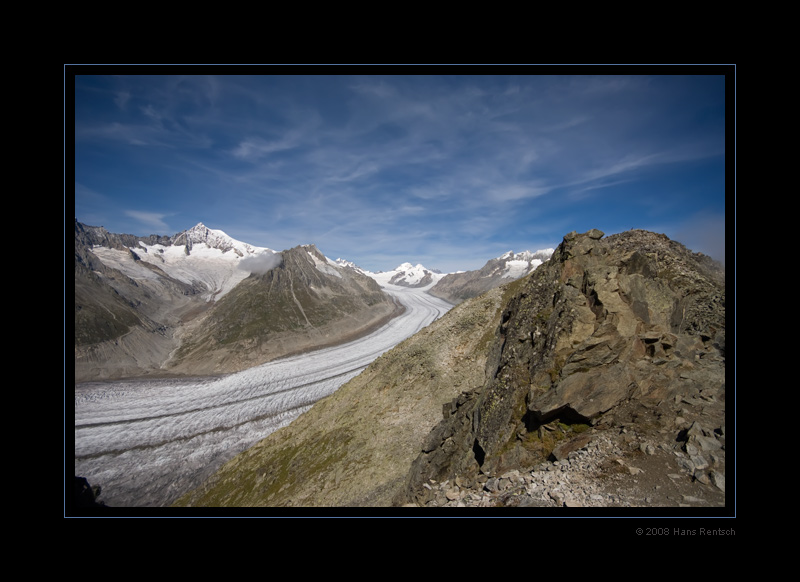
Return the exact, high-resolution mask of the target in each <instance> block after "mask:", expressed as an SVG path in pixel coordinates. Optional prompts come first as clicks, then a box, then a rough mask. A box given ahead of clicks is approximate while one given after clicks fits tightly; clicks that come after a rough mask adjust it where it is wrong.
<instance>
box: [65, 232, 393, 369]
mask: <svg viewBox="0 0 800 582" xmlns="http://www.w3.org/2000/svg"><path fill="white" fill-rule="evenodd" d="M287 260H289V265H288V266H287ZM275 269H278V270H279V273H280V275H281V276H280V277H279V278H277V279H276V278H274V277H267V278H266V279H265V276H266V275H268V274H269V273H270V272H272V271H275ZM243 284H244V285H245V287H241V286H242V285H243ZM245 288H246V289H247V290H248V291H249V295H248V294H247V293H245V292H244V291H243V289H245ZM234 290H238V291H237V292H236V294H235V295H236V297H237V298H238V300H239V301H242V302H243V304H247V305H249V309H250V311H249V312H247V313H244V312H243V311H242V310H241V309H237V308H234V307H231V304H232V300H230V299H227V300H226V297H227V296H228V295H229V294H230V293H232V292H233V291H234ZM401 311H402V308H401V306H399V305H398V304H397V303H396V302H395V301H394V300H393V299H392V298H391V297H390V296H389V295H387V294H385V293H383V291H382V290H381V289H380V287H379V285H378V284H377V283H376V282H375V281H374V280H373V279H371V278H369V277H367V276H366V275H365V274H363V273H362V272H359V271H357V270H353V269H349V268H344V267H342V266H340V265H337V264H336V262H334V261H330V260H329V259H327V258H326V257H325V256H324V255H323V254H322V253H321V252H320V251H319V250H318V249H317V248H316V247H315V246H314V245H305V246H299V247H295V248H294V249H289V250H286V251H283V252H281V253H278V252H276V251H273V250H272V249H269V248H266V247H256V246H253V245H249V244H247V243H242V242H240V241H237V240H235V239H233V238H231V237H229V236H228V235H226V234H225V233H224V232H222V231H219V230H214V229H209V228H208V227H206V226H205V225H204V224H203V223H198V224H197V225H195V226H194V227H192V228H191V229H187V230H185V231H181V232H180V233H177V234H176V235H174V236H171V237H170V236H158V235H150V236H147V237H137V236H134V235H119V234H114V233H110V232H108V231H107V230H106V229H105V228H103V227H92V226H88V225H84V224H82V223H80V222H78V220H77V219H75V328H76V333H75V363H76V370H75V372H76V382H79V381H87V380H92V379H113V378H124V377H134V376H143V375H159V376H173V375H186V374H189V375H196V374H213V375H215V374H221V373H228V372H232V371H238V370H240V369H241V367H242V366H250V365H257V364H259V363H263V362H264V361H268V360H269V359H272V358H276V357H281V356H283V355H288V354H292V353H298V352H302V351H305V350H308V349H313V348H315V347H322V346H328V345H333V344H335V343H337V342H340V341H346V340H348V339H352V338H354V337H357V336H358V335H359V334H364V333H368V332H369V331H371V330H373V329H375V327H376V326H378V325H382V324H383V323H385V322H386V321H388V320H389V319H391V318H392V317H394V316H395V315H397V314H399V313H400V312H401ZM223 313H228V314H229V317H235V318H236V319H228V320H226V319H225V318H224V317H221V314H223ZM265 318H266V319H265ZM267 320H268V322H271V324H270V325H263V331H259V330H258V329H257V327H256V326H255V325H254V323H253V322H254V321H261V322H262V323H267ZM276 322H281V323H280V326H278V325H277V323H276ZM248 326H250V327H249V328H248V331H244V329H245V328H247V327H248ZM278 327H280V329H278ZM267 336H270V337H271V340H268V337H267ZM203 343H205V344H206V345H201V344H203ZM251 344H252V345H251ZM254 346H255V347H254ZM237 351H238V353H237ZM243 354H244V355H243Z"/></svg>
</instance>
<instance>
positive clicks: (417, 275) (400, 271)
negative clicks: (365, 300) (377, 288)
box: [367, 263, 444, 287]
mask: <svg viewBox="0 0 800 582" xmlns="http://www.w3.org/2000/svg"><path fill="white" fill-rule="evenodd" d="M367 274H368V275H369V276H370V277H372V278H373V279H375V280H376V281H377V282H378V283H380V284H382V285H383V284H386V283H388V284H390V285H400V286H401V287H425V286H426V285H433V284H434V283H437V282H438V281H439V279H441V278H442V277H444V275H443V274H442V273H436V272H435V271H431V270H430V269H427V268H425V266H424V265H421V264H419V263H417V264H416V265H412V264H411V263H402V264H400V265H398V266H397V267H396V268H395V269H393V270H391V271H387V272H384V273H367Z"/></svg>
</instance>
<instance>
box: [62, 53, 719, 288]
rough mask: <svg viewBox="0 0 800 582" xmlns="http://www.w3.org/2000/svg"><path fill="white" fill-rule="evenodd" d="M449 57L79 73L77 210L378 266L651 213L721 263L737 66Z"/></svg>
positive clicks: (111, 223)
mask: <svg viewBox="0 0 800 582" xmlns="http://www.w3.org/2000/svg"><path fill="white" fill-rule="evenodd" d="M338 70H339V69H333V71H338ZM368 70H369V72H372V69H364V72H365V73H366V72H367V71H368ZM381 70H382V71H387V72H388V73H391V72H392V69H391V67H384V68H383V69H381ZM437 70H438V69H436V68H432V69H430V70H429V71H430V74H424V75H406V74H403V75H399V74H384V75H375V74H362V75H326V76H317V75H311V74H302V75H301V74H296V73H297V70H296V69H294V68H293V69H292V70H291V72H292V73H295V74H292V75H275V74H245V75H233V74H218V75H205V74H200V73H203V72H204V71H203V70H202V68H191V67H185V68H184V71H185V72H188V73H193V72H196V73H197V74H188V75H182V76H179V75H172V74H160V75H126V74H125V73H126V72H138V69H130V70H128V69H126V68H125V67H116V68H115V69H114V71H113V72H114V74H113V75H111V74H109V75H83V74H78V75H77V76H75V77H74V79H75V80H74V89H75V99H74V106H75V116H74V121H75V127H74V131H75V133H74V137H75V152H74V153H75V172H74V188H75V190H74V195H75V197H74V201H75V218H77V219H78V220H79V221H80V222H83V223H85V224H89V225H92V226H104V227H105V228H107V229H108V230H109V231H111V232H117V233H129V234H136V235H148V234H164V235H173V234H175V233H177V232H180V231H182V230H185V229H188V228H191V227H192V226H194V225H195V224H197V223H198V222H203V223H204V224H205V225H206V226H208V227H209V228H214V229H220V230H223V231H225V232H226V233H227V234H229V235H230V236H232V237H233V238H235V239H238V240H241V241H244V242H248V243H251V244H254V245H259V246H266V247H270V248H272V249H275V250H279V251H280V250H284V249H288V248H291V247H294V246H296V245H299V244H308V243H314V244H316V245H317V246H318V247H319V248H320V250H321V251H322V252H323V253H325V254H326V255H327V256H328V257H331V258H334V259H335V258H339V257H341V258H345V259H347V260H350V261H353V262H355V263H357V264H358V265H360V266H361V267H363V268H366V269H370V270H373V271H378V270H389V269H392V268H394V267H396V266H397V265H398V264H400V263H402V262H406V261H408V262H411V263H422V264H424V265H425V266H427V267H430V268H438V269H441V270H442V271H444V272H451V271H455V270H466V269H477V268H480V267H481V266H483V264H484V263H485V262H486V261H487V260H488V259H490V258H493V257H496V256H499V255H501V254H503V253H504V252H506V251H509V250H513V251H516V252H519V251H522V250H531V251H534V250H537V249H541V248H548V247H555V246H557V245H558V244H559V242H560V241H561V239H562V237H563V236H564V235H565V234H566V233H568V232H570V231H578V232H584V231H587V230H589V229H591V228H599V229H600V230H602V231H604V232H605V233H606V234H612V233H616V232H622V231H624V230H628V229H630V228H644V229H647V230H652V231H655V232H660V233H664V234H666V235H667V236H669V237H670V238H673V239H675V240H678V241H680V242H682V243H684V244H685V245H686V246H688V247H689V248H691V249H692V250H694V251H701V252H705V253H707V254H710V255H712V256H714V257H715V258H717V259H719V260H724V258H725V256H724V236H725V200H726V196H725V187H726V177H727V178H728V179H730V177H731V174H730V172H729V174H728V176H726V171H725V161H726V125H725V115H726V110H725V107H726V101H725V91H726V85H725V84H726V82H728V83H730V82H731V80H730V79H729V78H727V79H726V77H724V76H720V75H704V74H687V75H680V76H673V75H666V74H660V72H659V69H658V68H655V69H654V70H653V71H652V72H653V73H654V74H650V75H642V74H639V73H640V71H639V70H638V69H636V70H632V72H635V73H637V74H631V75H608V74H602V73H603V72H604V71H603V70H602V69H600V70H598V71H597V72H598V74H591V73H592V72H593V71H592V70H591V69H590V71H589V73H590V74H587V73H586V71H585V69H580V74H566V75H561V74H560V75H542V74H540V73H541V71H542V69H540V68H531V69H525V68H515V69H514V70H513V72H529V71H530V72H531V73H536V74H520V75H513V76H508V75H496V74H491V75H490V74H482V75H458V76H453V75H441V74H433V73H435V72H437ZM451 70H452V69H448V72H449V71H451ZM464 70H465V71H466V70H469V71H470V72H472V71H473V69H464ZM222 71H223V72H226V71H225V69H224V68H223V69H222ZM239 71H240V69H238V68H235V69H231V71H230V72H231V73H233V72H237V73H238V72H239ZM257 71H259V72H261V71H263V72H267V73H274V72H282V69H280V68H273V67H271V68H268V69H258V70H257ZM315 71H316V69H315ZM351 71H355V72H356V73H358V72H359V68H358V67H351V68H348V72H351ZM481 71H486V72H487V73H488V72H494V70H493V69H492V68H491V67H488V68H485V69H481ZM498 71H503V72H505V71H506V69H498ZM545 71H547V69H545ZM670 71H671V69H670ZM704 71H705V69H702V70H700V71H699V72H704ZM156 72H160V71H159V70H158V69H156ZM163 72H164V73H168V72H169V73H172V72H173V69H171V68H170V69H164V71H163ZM215 72H219V69H217V70H215ZM423 72H428V70H426V69H423ZM558 72H563V69H562V68H559V70H558ZM566 72H567V73H569V72H570V70H569V68H567V69H566ZM622 72H625V70H624V68H623V70H622ZM695 72H697V71H694V70H692V69H691V68H689V70H688V71H687V73H695ZM66 74H67V75H69V74H70V73H69V72H67V73H66ZM68 81H69V79H68ZM66 86H67V91H70V90H71V87H70V84H69V82H67V83H66ZM728 89H729V90H730V89H731V88H730V87H728ZM71 105H72V103H71V102H70V100H69V99H68V100H67V107H68V108H69V107H70V106H71ZM69 113H70V112H69V110H67V117H66V124H67V127H66V128H65V129H66V135H67V138H66V139H67V141H69V139H70V138H71V136H70V135H69V133H70V129H71V128H70V127H69V124H70V123H71V121H72V120H71V119H70V117H69ZM729 113H730V112H729ZM729 137H730V136H729ZM729 147H730V145H729ZM727 154H728V162H729V163H732V162H731V160H732V156H733V152H731V151H729V152H727ZM66 159H67V160H69V157H67V158H66ZM67 176H68V182H67V184H66V193H65V198H66V200H69V197H70V196H69V195H70V194H71V192H70V188H71V186H72V184H71V179H72V176H70V175H69V173H67ZM732 186H733V185H732V184H728V187H729V189H732ZM731 191H732V190H731ZM729 193H730V192H729ZM68 204H69V203H67V204H66V208H65V212H66V213H67V219H68V220H71V219H70V218H69V216H68V215H69V209H68V208H69V206H68Z"/></svg>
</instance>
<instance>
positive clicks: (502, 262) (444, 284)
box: [428, 249, 553, 304]
mask: <svg viewBox="0 0 800 582" xmlns="http://www.w3.org/2000/svg"><path fill="white" fill-rule="evenodd" d="M552 254H553V249H542V250H538V251H535V252H531V251H523V252H520V253H514V252H513V251H508V252H507V253H505V254H503V255H501V256H499V257H497V258H494V259H490V260H489V261H487V262H486V264H485V265H484V266H483V267H481V268H480V269H478V270H477V271H464V272H461V273H450V274H448V275H445V276H442V277H441V278H440V279H439V280H438V281H437V282H436V284H435V285H434V286H433V287H432V288H431V289H430V290H429V291H428V292H429V293H430V294H431V295H434V296H435V297H439V298H441V299H444V300H445V301H449V302H450V303H453V304H458V303H461V302H462V301H464V300H465V299H469V298H470V297H475V296H477V295H480V294H481V293H485V292H486V291H488V290H489V289H493V288H495V287H497V286H499V285H502V284H503V283H508V282H509V281H513V280H515V279H519V278H521V277H524V276H525V275H528V274H529V273H531V272H532V271H533V270H534V269H536V268H537V267H538V266H539V265H541V264H542V263H543V262H544V261H546V260H547V259H549V258H550V255H552Z"/></svg>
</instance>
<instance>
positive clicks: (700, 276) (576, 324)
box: [409, 230, 725, 492]
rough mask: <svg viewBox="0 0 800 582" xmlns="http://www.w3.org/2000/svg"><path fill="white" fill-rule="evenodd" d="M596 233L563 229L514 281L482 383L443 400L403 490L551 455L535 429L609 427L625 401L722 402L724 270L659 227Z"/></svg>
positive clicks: (628, 403) (521, 464) (671, 411)
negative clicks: (430, 438) (541, 259)
mask: <svg viewBox="0 0 800 582" xmlns="http://www.w3.org/2000/svg"><path fill="white" fill-rule="evenodd" d="M603 237H604V235H603V233H602V232H601V231H599V230H590V231H588V232H586V233H582V234H578V233H574V232H573V233H570V234H568V235H566V236H565V237H564V239H563V241H562V243H561V244H560V245H559V246H558V248H557V249H556V250H555V252H554V253H553V255H552V257H551V259H550V260H549V261H548V262H546V263H544V264H543V265H542V266H540V267H539V268H538V269H536V270H535V271H534V272H533V273H532V274H531V275H530V276H528V277H526V278H523V279H520V280H519V281H518V282H517V283H516V284H512V286H511V288H513V289H515V293H513V294H512V295H511V296H510V299H509V300H508V302H507V304H506V307H505V309H504V312H503V315H502V320H501V321H502V322H501V324H500V326H499V328H498V329H497V330H496V338H495V340H494V343H493V344H492V345H491V347H490V348H489V349H490V355H489V359H488V363H487V367H486V377H487V382H486V384H485V386H484V387H483V388H482V389H480V390H478V391H476V392H473V393H470V394H467V395H464V396H463V397H462V398H461V400H460V401H458V402H454V403H453V406H452V407H451V412H450V413H448V414H446V415H445V418H444V420H443V421H442V423H441V424H440V426H439V427H437V429H436V430H435V431H434V432H435V439H434V440H436V441H437V442H445V441H448V442H449V446H448V447H447V448H441V447H430V450H429V451H426V452H423V453H422V454H421V455H420V457H419V458H418V459H417V461H416V462H415V467H414V469H413V470H412V473H411V477H410V481H409V491H416V492H419V491H420V490H419V487H420V485H421V483H423V482H425V481H427V480H429V479H436V480H444V479H447V478H449V477H453V476H455V475H458V474H464V473H469V472H471V471H473V472H474V471H479V470H480V471H487V472H496V471H502V470H508V469H514V468H522V467H526V466H528V467H530V466H532V465H534V464H536V463H537V462H540V461H541V460H542V456H543V455H546V454H549V452H548V451H547V450H546V447H545V446H544V444H543V441H542V439H541V438H540V436H541V435H540V433H541V427H542V426H545V425H549V424H551V423H553V422H560V423H563V424H565V425H575V424H580V425H589V426H606V425H613V424H614V423H619V422H620V420H621V418H622V417H623V416H624V414H627V413H626V412H623V411H625V410H629V409H630V407H631V406H633V405H632V404H631V403H636V405H639V404H641V405H643V406H652V407H655V406H662V407H664V414H672V415H673V416H675V415H678V414H679V412H676V411H675V409H674V407H673V408H670V407H669V406H668V405H667V403H676V402H680V401H681V398H683V397H685V396H687V395H695V394H699V393H700V392H702V393H703V394H704V395H705V397H706V398H710V399H717V400H722V401H723V402H724V389H725V279H724V270H722V268H721V266H720V265H718V264H716V263H714V262H713V261H710V260H709V259H708V257H706V256H704V255H700V254H698V253H692V252H691V251H689V250H688V249H686V248H685V247H684V246H683V245H681V244H679V243H677V242H675V241H671V240H669V239H668V238H667V237H665V236H664V235H660V234H655V233H651V232H647V231H642V230H635V231H628V232H625V233H621V234H618V235H612V236H609V237H607V238H603ZM723 410H724V406H723ZM721 422H722V423H724V418H722V419H721ZM432 434H433V433H432ZM456 443H457V445H456Z"/></svg>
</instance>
